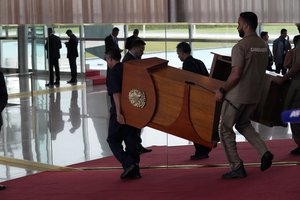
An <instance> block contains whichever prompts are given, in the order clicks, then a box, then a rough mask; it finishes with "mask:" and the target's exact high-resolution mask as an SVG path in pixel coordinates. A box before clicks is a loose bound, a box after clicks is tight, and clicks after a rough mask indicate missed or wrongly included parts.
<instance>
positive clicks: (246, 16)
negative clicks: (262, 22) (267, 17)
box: [240, 12, 258, 30]
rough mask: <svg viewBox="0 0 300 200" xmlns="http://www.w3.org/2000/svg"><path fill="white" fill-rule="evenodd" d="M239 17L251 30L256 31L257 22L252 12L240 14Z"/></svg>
mask: <svg viewBox="0 0 300 200" xmlns="http://www.w3.org/2000/svg"><path fill="white" fill-rule="evenodd" d="M240 17H241V18H243V20H244V21H245V22H246V23H247V24H248V25H249V26H250V27H251V28H252V29H253V30H256V28H257V24H258V20H257V15H256V14H255V13H254V12H242V13H240Z"/></svg>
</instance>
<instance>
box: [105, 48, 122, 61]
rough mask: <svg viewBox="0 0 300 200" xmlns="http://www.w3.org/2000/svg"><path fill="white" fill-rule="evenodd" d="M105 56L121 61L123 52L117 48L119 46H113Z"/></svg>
mask: <svg viewBox="0 0 300 200" xmlns="http://www.w3.org/2000/svg"><path fill="white" fill-rule="evenodd" d="M105 56H106V57H110V58H111V59H113V60H116V61H120V60H121V53H120V50H119V49H117V48H111V49H109V50H108V51H107V52H106V54H105Z"/></svg>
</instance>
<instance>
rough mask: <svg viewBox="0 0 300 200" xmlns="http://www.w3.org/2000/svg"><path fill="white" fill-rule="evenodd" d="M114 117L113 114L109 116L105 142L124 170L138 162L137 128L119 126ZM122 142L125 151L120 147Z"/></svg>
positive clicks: (124, 125)
mask: <svg viewBox="0 0 300 200" xmlns="http://www.w3.org/2000/svg"><path fill="white" fill-rule="evenodd" d="M116 117H117V116H116V115H115V114H111V116H110V119H109V127H108V137H107V142H108V144H109V147H110V149H111V151H112V153H113V154H114V156H115V157H116V158H117V160H118V161H119V162H120V163H121V164H122V166H123V168H124V169H126V168H128V167H129V166H130V165H132V164H138V163H139V162H140V154H139V152H138V149H137V145H138V143H139V137H138V134H137V128H135V127H132V126H129V125H126V124H119V123H118V122H117V119H116ZM123 141H124V143H125V145H126V148H125V149H124V147H123V145H122V142H123Z"/></svg>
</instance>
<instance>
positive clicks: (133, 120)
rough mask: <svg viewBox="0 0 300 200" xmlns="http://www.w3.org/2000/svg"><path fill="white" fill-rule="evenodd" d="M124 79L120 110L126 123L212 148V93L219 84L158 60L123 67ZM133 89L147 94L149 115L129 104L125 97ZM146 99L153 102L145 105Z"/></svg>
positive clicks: (215, 116) (214, 121) (214, 108)
mask: <svg viewBox="0 0 300 200" xmlns="http://www.w3.org/2000/svg"><path fill="white" fill-rule="evenodd" d="M129 69H130V70H129ZM142 71H144V72H142ZM128 73H131V74H128ZM147 73H148V75H147ZM149 76H150V77H151V80H150V79H149ZM123 78H124V82H123V92H122V110H123V113H124V116H125V120H126V123H128V124H130V125H132V126H136V127H141V125H143V124H144V126H146V125H147V126H150V127H153V128H156V129H159V130H161V131H165V132H167V133H170V134H173V135H175V136H178V137H182V138H185V139H188V140H192V141H194V142H197V143H200V144H203V145H206V146H210V147H211V146H212V140H213V139H214V138H216V137H215V134H216V133H217V131H216V130H217V128H216V127H217V124H218V122H219V112H220V110H219V109H217V103H216V100H215V93H214V90H216V89H218V88H219V87H220V86H221V85H222V83H223V82H222V81H219V80H215V79H211V78H209V77H206V76H201V75H198V74H195V73H192V72H188V71H184V70H180V69H176V68H174V67H170V66H167V61H165V60H163V59H159V58H149V59H143V60H134V61H130V62H128V63H125V66H124V75H123ZM149 81H150V82H151V83H148V82H149ZM132 88H139V89H140V90H143V91H144V92H145V93H146V96H147V105H148V106H149V105H150V107H151V109H150V110H151V112H148V110H147V109H144V108H143V109H137V108H132V107H133V106H132V105H131V104H130V103H128V100H127V99H128V97H127V96H128V95H127V93H128V91H130V90H131V89H132ZM149 88H151V89H149ZM153 90H154V92H153ZM149 99H152V100H153V101H154V102H152V100H151V102H150V103H148V102H149V101H150V100H149ZM153 106H154V107H155V108H153ZM153 110H155V111H154V113H152V112H153ZM149 117H150V118H151V119H150V121H148V119H149ZM147 121H148V123H147V124H145V123H146V122H147Z"/></svg>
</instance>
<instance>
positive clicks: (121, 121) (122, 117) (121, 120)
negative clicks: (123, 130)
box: [117, 114, 125, 124]
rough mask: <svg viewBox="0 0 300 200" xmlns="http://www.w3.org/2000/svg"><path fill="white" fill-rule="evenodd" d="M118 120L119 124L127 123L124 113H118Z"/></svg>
mask: <svg viewBox="0 0 300 200" xmlns="http://www.w3.org/2000/svg"><path fill="white" fill-rule="evenodd" d="M117 122H118V123H119V124H125V119H124V116H123V115H122V114H117Z"/></svg>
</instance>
